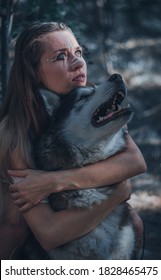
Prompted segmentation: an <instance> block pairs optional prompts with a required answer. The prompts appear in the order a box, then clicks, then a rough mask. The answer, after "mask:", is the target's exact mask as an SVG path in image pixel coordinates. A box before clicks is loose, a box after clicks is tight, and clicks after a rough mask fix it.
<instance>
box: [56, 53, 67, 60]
mask: <svg viewBox="0 0 161 280" xmlns="http://www.w3.org/2000/svg"><path fill="white" fill-rule="evenodd" d="M66 58H67V54H66V53H65V52H62V53H60V54H59V55H58V56H57V58H56V60H65V59H66Z"/></svg>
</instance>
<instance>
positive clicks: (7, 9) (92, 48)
mask: <svg viewBox="0 0 161 280" xmlns="http://www.w3.org/2000/svg"><path fill="white" fill-rule="evenodd" d="M160 15H161V1H160V0H155V1H154V0H119V1H117V0H111V1H110V0H94V1H86V0H84V1H74V0H45V1H44V0H0V36H1V41H0V103H1V102H2V100H3V98H4V96H5V91H6V86H7V80H8V73H9V71H10V67H11V65H12V61H13V56H14V44H15V40H16V38H17V36H18V35H19V34H20V32H21V31H22V30H24V29H25V27H27V26H28V25H30V24H31V23H32V22H35V21H50V20H52V21H63V22H65V23H67V25H69V26H70V27H71V28H72V30H73V31H74V33H75V34H76V37H77V39H78V41H79V42H80V44H81V45H82V46H83V47H84V55H85V58H86V60H87V63H88V73H89V75H88V79H89V80H90V81H91V82H94V83H100V82H101V81H103V80H104V79H106V78H107V77H108V76H109V75H111V74H113V73H116V72H117V73H120V74H121V75H122V76H123V78H124V80H125V82H126V84H127V87H128V94H129V100H130V103H131V105H132V108H133V111H134V117H133V119H132V121H131V123H130V124H129V133H130V134H131V136H132V137H133V139H134V141H135V142H136V144H137V145H138V146H139V148H140V150H141V151H142V153H143V155H144V158H145V160H146V163H147V167H148V168H147V172H146V173H145V174H142V175H139V176H136V177H134V178H132V184H133V194H132V196H131V199H130V203H131V205H132V206H133V207H135V208H136V209H137V211H138V212H139V214H140V216H141V218H142V220H143V222H144V228H145V250H144V259H161V124H160V120H161V55H160V53H161V16H160Z"/></svg>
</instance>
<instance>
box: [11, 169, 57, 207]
mask: <svg viewBox="0 0 161 280" xmlns="http://www.w3.org/2000/svg"><path fill="white" fill-rule="evenodd" d="M8 173H9V175H10V176H12V177H13V179H14V183H13V184H11V185H10V186H9V190H10V192H11V197H12V199H13V201H14V203H15V205H17V206H18V207H19V211H26V210H28V209H29V208H31V207H33V206H35V205H36V204H38V203H39V202H40V201H41V200H42V199H44V198H46V197H47V196H48V195H49V194H50V193H51V190H50V185H48V182H47V180H46V175H47V174H46V172H44V171H40V170H33V169H26V170H9V171H8ZM52 189H53V186H52Z"/></svg>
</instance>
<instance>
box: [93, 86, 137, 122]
mask: <svg viewBox="0 0 161 280" xmlns="http://www.w3.org/2000/svg"><path fill="white" fill-rule="evenodd" d="M124 99H125V94H124V92H123V91H121V90H119V91H118V92H117V93H116V94H115V96H114V97H113V98H111V99H110V100H108V101H107V102H105V103H103V104H102V105H100V106H99V107H98V108H97V110H96V111H95V112H94V114H93V116H92V124H93V126H95V127H99V126H103V125H105V124H106V123H108V122H110V121H112V120H115V119H117V118H118V117H120V116H122V115H123V114H125V113H130V112H131V109H130V106H129V105H128V106H126V107H121V103H122V102H123V100H124Z"/></svg>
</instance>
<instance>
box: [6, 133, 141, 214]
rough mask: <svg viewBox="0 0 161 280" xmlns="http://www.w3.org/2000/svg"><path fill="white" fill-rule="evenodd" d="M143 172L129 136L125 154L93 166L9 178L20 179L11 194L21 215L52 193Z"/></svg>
mask: <svg viewBox="0 0 161 280" xmlns="http://www.w3.org/2000/svg"><path fill="white" fill-rule="evenodd" d="M145 171H146V164H145V161H144V159H143V156H142V154H141V152H140V150H139V148H138V147H137V146H136V144H135V143H134V141H133V140H132V138H131V137H130V136H129V135H128V136H127V148H126V150H124V151H123V152H120V153H118V154H116V155H114V156H112V157H110V158H108V159H107V160H103V161H100V162H98V163H95V164H91V165H88V166H84V167H81V168H75V169H71V170H65V171H56V172H44V171H37V170H31V169H26V170H11V171H9V174H10V175H12V176H17V177H22V181H21V182H19V183H17V184H13V185H11V186H10V191H11V192H12V197H13V199H14V201H15V203H16V204H17V205H18V206H21V208H20V210H22V211H24V210H27V209H29V208H30V207H32V206H33V205H35V204H37V203H38V202H39V201H40V200H42V199H43V198H45V197H47V196H48V195H49V194H50V193H52V192H59V191H62V190H69V189H83V188H93V187H100V186H105V185H111V184H115V183H118V182H122V181H124V180H126V179H128V178H131V177H133V176H136V175H138V174H140V173H143V172H145Z"/></svg>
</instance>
